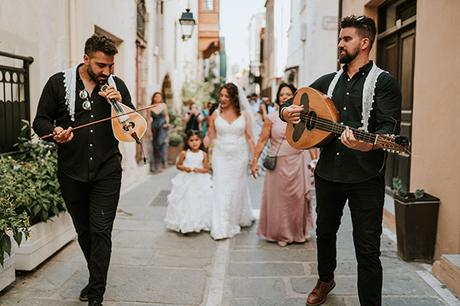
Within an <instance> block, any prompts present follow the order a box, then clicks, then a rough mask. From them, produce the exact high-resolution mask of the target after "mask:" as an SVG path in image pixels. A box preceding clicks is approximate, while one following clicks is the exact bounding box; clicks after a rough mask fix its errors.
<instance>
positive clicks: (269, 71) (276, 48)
mask: <svg viewBox="0 0 460 306" xmlns="http://www.w3.org/2000/svg"><path fill="white" fill-rule="evenodd" d="M293 2H296V1H293ZM290 14H291V1H284V0H272V1H268V2H267V28H266V32H265V39H266V40H267V41H266V42H264V43H265V46H266V47H264V49H265V52H266V53H268V54H266V55H264V57H266V58H267V60H266V61H264V68H265V71H264V74H265V75H264V85H263V87H264V88H267V87H271V88H272V89H271V92H272V97H271V98H272V100H274V99H275V96H276V91H277V89H278V85H279V79H280V78H282V77H283V75H284V69H285V67H286V61H287V55H288V53H287V50H288V39H287V35H288V29H289V25H290V23H289V21H290Z"/></svg>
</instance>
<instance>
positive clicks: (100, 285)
mask: <svg viewBox="0 0 460 306" xmlns="http://www.w3.org/2000/svg"><path fill="white" fill-rule="evenodd" d="M58 179H59V184H60V186H61V192H62V196H63V198H64V201H65V203H66V206H67V209H68V211H69V213H70V215H71V216H72V221H73V224H74V226H75V230H76V231H77V234H78V242H79V244H80V247H81V249H82V251H83V254H84V256H85V259H86V262H87V264H88V270H89V286H88V298H89V299H90V300H99V301H101V302H102V299H103V295H104V292H105V287H106V283H107V272H108V269H109V263H110V255H111V253H112V228H113V221H114V219H115V215H116V211H117V206H118V200H119V197H120V187H121V172H115V173H112V174H110V175H108V176H106V177H104V178H103V179H99V180H97V181H93V182H79V181H76V180H74V179H72V178H70V177H68V176H66V175H64V174H62V173H59V174H58Z"/></svg>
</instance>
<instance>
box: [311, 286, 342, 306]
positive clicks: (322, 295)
mask: <svg viewBox="0 0 460 306" xmlns="http://www.w3.org/2000/svg"><path fill="white" fill-rule="evenodd" d="M334 287H335V281H334V280H331V281H330V282H329V283H325V282H322V281H320V280H318V282H317V283H316V286H315V288H313V290H312V291H311V292H310V294H309V295H308V297H307V301H306V303H305V304H306V305H307V306H317V305H321V304H324V303H325V302H326V300H327V294H328V293H329V292H331V290H332V289H334Z"/></svg>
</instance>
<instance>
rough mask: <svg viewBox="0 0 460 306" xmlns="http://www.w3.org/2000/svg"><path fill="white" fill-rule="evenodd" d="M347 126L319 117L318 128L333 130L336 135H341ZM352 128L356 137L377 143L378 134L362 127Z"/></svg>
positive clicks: (327, 130)
mask: <svg viewBox="0 0 460 306" xmlns="http://www.w3.org/2000/svg"><path fill="white" fill-rule="evenodd" d="M346 127H347V126H345V125H343V124H339V123H335V122H332V121H329V120H325V119H318V123H317V124H316V128H318V129H320V130H323V131H326V132H331V133H334V134H336V135H341V134H342V133H343V131H345V128H346ZM348 128H349V129H350V130H352V132H353V136H355V138H356V139H358V140H361V141H364V142H368V143H375V142H376V139H377V135H375V134H372V133H368V132H365V131H363V130H360V129H356V128H352V127H348Z"/></svg>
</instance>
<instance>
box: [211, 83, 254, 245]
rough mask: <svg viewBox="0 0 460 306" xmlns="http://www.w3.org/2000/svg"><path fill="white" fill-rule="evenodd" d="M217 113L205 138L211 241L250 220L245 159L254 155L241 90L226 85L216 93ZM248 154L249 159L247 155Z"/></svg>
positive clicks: (250, 122) (230, 232)
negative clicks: (209, 149)
mask: <svg viewBox="0 0 460 306" xmlns="http://www.w3.org/2000/svg"><path fill="white" fill-rule="evenodd" d="M219 101H220V104H219V109H218V110H216V111H215V112H214V113H213V114H212V116H211V117H210V118H209V119H210V120H209V130H208V136H207V137H206V138H205V140H204V142H205V145H206V146H209V144H210V142H212V144H213V151H212V169H213V180H214V204H213V207H212V221H211V237H212V238H214V239H223V238H230V237H233V236H235V235H236V234H238V233H239V232H240V226H250V225H251V224H252V222H253V220H254V217H253V215H252V208H251V199H250V196H249V186H248V163H249V156H252V153H253V152H254V142H253V138H252V119H251V115H250V114H249V110H248V111H246V109H247V107H248V105H249V103H248V101H247V100H246V96H245V95H244V92H243V90H242V89H240V88H238V87H237V86H236V85H235V84H233V83H227V84H225V85H224V86H223V87H222V88H221V89H220V95H219ZM249 154H251V155H249Z"/></svg>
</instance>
